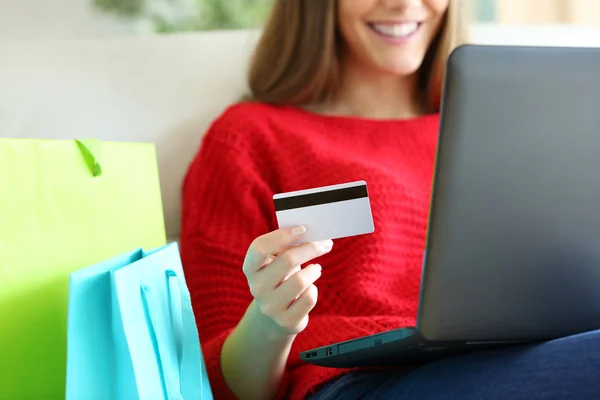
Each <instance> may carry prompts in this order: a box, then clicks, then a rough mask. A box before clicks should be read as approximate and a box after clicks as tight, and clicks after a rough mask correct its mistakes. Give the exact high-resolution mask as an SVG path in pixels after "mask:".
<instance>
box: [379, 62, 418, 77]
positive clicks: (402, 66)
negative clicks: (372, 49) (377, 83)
mask: <svg viewBox="0 0 600 400" xmlns="http://www.w3.org/2000/svg"><path fill="white" fill-rule="evenodd" d="M422 63H423V60H422V59H420V58H418V59H417V58H415V59H402V60H394V61H392V62H386V63H381V64H379V70H381V71H382V72H385V73H387V74H392V75H396V76H410V75H413V74H415V73H416V72H417V71H418V70H419V68H421V65H422Z"/></svg>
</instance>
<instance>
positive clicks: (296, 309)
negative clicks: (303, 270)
mask: <svg viewBox="0 0 600 400" xmlns="http://www.w3.org/2000/svg"><path fill="white" fill-rule="evenodd" d="M318 297H319V290H318V289H317V287H316V286H315V285H310V286H309V287H308V289H306V290H305V291H304V293H302V294H301V295H300V296H299V297H298V298H297V299H296V300H294V302H293V303H292V305H291V306H290V307H289V308H288V309H287V311H286V312H285V314H284V321H283V323H284V324H285V325H290V327H289V329H293V330H297V331H302V330H304V328H305V327H306V325H307V324H308V314H309V313H310V312H311V311H312V309H313V308H314V307H315V305H317V298H318Z"/></svg>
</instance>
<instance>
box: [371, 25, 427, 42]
mask: <svg viewBox="0 0 600 400" xmlns="http://www.w3.org/2000/svg"><path fill="white" fill-rule="evenodd" d="M368 25H369V27H370V28H371V29H372V30H374V31H375V32H376V33H377V34H379V35H382V36H385V37H388V38H391V39H404V38H408V37H411V36H413V35H414V34H415V33H417V31H418V30H419V28H420V27H421V25H422V23H421V22H403V23H397V24H377V23H368Z"/></svg>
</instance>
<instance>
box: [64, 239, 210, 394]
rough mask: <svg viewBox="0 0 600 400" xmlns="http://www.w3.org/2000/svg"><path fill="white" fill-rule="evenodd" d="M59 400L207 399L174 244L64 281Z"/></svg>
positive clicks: (126, 256)
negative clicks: (62, 392) (62, 395)
mask: <svg viewBox="0 0 600 400" xmlns="http://www.w3.org/2000/svg"><path fill="white" fill-rule="evenodd" d="M67 336H68V337H67V348H68V354H67V388H66V398H67V400H76V399H77V400H79V399H90V400H94V399H98V400H101V399H102V400H104V399H117V400H118V399H127V400H130V399H131V400H134V399H140V400H145V399H151V400H154V399H156V400H163V399H164V400H212V399H213V396H212V393H211V389H210V384H209V381H208V375H207V372H206V368H205V365H204V360H203V356H202V350H201V348H200V341H199V338H198V332H197V328H196V323H195V319H194V314H193V311H192V306H191V299H190V294H189V291H188V288H187V286H186V283H185V278H184V274H183V269H182V266H181V259H180V256H179V249H178V246H177V244H176V243H174V244H170V245H167V246H164V247H161V248H158V249H155V250H152V251H148V252H146V251H144V250H142V249H138V250H135V251H132V252H129V253H126V254H123V255H120V256H118V257H115V258H113V259H111V260H108V261H106V262H103V263H100V264H97V265H94V266H91V267H88V268H85V269H82V270H80V271H77V272H74V273H72V274H71V277H70V288H69V311H68V335H67Z"/></svg>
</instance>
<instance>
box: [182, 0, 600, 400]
mask: <svg viewBox="0 0 600 400" xmlns="http://www.w3.org/2000/svg"><path fill="white" fill-rule="evenodd" d="M460 15H461V12H460V11H459V1H458V0H278V1H276V2H275V6H274V9H273V13H272V16H271V18H270V20H269V22H268V23H267V26H266V28H265V30H264V33H263V36H262V39H261V41H260V43H259V44H258V48H257V50H256V54H255V57H254V60H253V63H252V65H251V69H250V77H249V84H250V89H251V96H250V99H248V101H244V102H242V103H240V104H237V105H234V106H232V107H230V108H228V109H227V110H226V111H225V112H224V113H223V114H222V115H221V116H220V117H219V118H218V119H217V120H216V121H215V122H214V123H213V124H212V126H211V128H210V130H209V132H208V133H207V135H206V136H205V138H204V141H203V144H202V147H201V150H200V152H199V153H198V155H197V157H196V158H195V160H194V161H193V163H192V164H191V166H190V168H189V172H188V175H187V177H186V181H185V185H184V195H183V220H182V236H181V251H182V257H183V262H184V266H185V269H186V277H187V280H188V285H189V287H190V291H191V292H192V298H193V302H194V306H195V311H196V314H197V321H198V327H199V332H200V338H201V341H202V345H203V351H204V357H205V360H206V364H207V368H208V370H209V375H210V378H211V385H212V388H213V391H214V392H215V397H216V398H217V399H225V398H229V397H234V395H235V396H237V397H238V398H240V399H272V398H275V397H280V398H289V399H292V400H296V399H297V400H300V399H305V398H313V399H334V398H335V399H337V398H343V399H358V398H420V399H422V398H455V399H467V398H477V399H481V398H491V397H490V396H491V395H489V393H486V392H492V393H493V394H494V395H495V396H496V397H494V398H502V399H505V398H519V396H520V395H522V396H523V398H551V396H550V395H551V394H552V393H554V392H556V393H558V394H561V393H562V394H565V393H569V392H571V394H573V396H572V398H575V397H576V398H579V399H581V398H585V396H586V395H587V394H590V393H595V394H598V391H599V389H598V384H595V386H594V385H592V384H588V383H589V382H590V381H591V379H590V374H589V373H586V370H585V368H588V367H589V366H591V365H593V357H596V358H595V360H596V361H599V362H600V355H599V351H597V350H593V349H594V348H595V347H593V346H592V344H593V342H594V341H595V342H598V339H597V338H596V335H595V334H590V335H588V336H585V335H584V336H582V337H578V338H569V339H568V340H564V341H557V342H552V343H549V344H547V345H544V346H541V347H536V348H532V349H529V348H525V349H522V348H521V349H514V350H509V351H504V352H490V353H481V354H478V355H475V356H464V357H457V358H453V359H449V360H446V361H441V362H436V363H432V364H430V365H428V366H425V367H422V368H417V369H415V370H413V371H407V370H405V369H399V370H392V371H347V370H341V369H326V368H320V367H316V366H311V365H306V364H303V363H302V362H301V361H300V359H299V355H298V353H299V352H300V351H302V350H306V349H310V348H315V347H319V346H323V345H326V344H329V343H333V342H339V341H343V340H348V339H352V338H356V337H360V336H364V335H368V334H373V333H377V332H381V331H385V330H389V329H395V328H399V327H403V326H411V325H414V324H415V319H416V314H417V303H418V293H419V285H420V275H421V270H420V267H421V262H422V255H423V249H424V246H425V234H426V223H427V215H428V209H429V196H430V189H431V182H432V175H433V165H434V160H435V150H436V144H437V129H438V122H439V116H438V111H439V108H440V97H441V95H440V93H441V85H442V80H443V75H442V74H443V70H444V64H445V61H446V59H447V57H448V55H449V53H450V52H451V51H452V49H453V48H455V46H456V45H457V44H459V43H460V40H461V37H460V34H459V28H460V27H461V26H464V24H461V23H460V22H459V21H458V17H459V16H460ZM357 180H365V181H366V182H367V183H368V187H369V192H370V198H371V204H372V209H373V218H374V222H375V226H376V232H375V233H373V234H371V235H364V236H359V237H353V238H345V239H340V240H337V241H336V244H335V246H334V245H333V243H332V242H331V241H325V242H321V243H311V244H305V245H301V246H293V247H292V246H290V245H291V244H292V243H294V242H295V241H296V240H297V239H298V238H300V237H302V235H304V234H305V232H306V230H305V228H303V227H292V228H288V229H277V222H276V219H275V212H274V209H273V204H272V196H273V194H275V193H281V192H286V191H293V190H299V189H305V188H311V187H319V186H326V185H332V184H338V183H345V182H352V181H357ZM300 265H302V266H303V267H302V268H301V267H300ZM317 287H318V288H319V289H318V290H317ZM317 300H318V301H317ZM309 315H310V322H309ZM590 338H591V339H590ZM588 342H589V343H591V344H589V345H588V344H587V343H588ZM545 346H546V347H545ZM586 346H587V347H586ZM571 348H575V349H578V350H577V351H578V352H579V353H581V352H582V349H586V353H585V354H586V356H585V357H586V362H585V363H583V364H578V365H579V367H578V368H575V367H574V366H573V367H572V366H570V365H569V361H570V360H571V359H570V358H569V357H565V356H564V355H565V354H571V353H570V352H572V351H573V350H572V349H571ZM553 363H556V366H554V367H558V368H561V375H560V377H558V376H557V375H556V372H553V374H554V375H551V376H548V375H547V374H548V372H549V370H548V368H549V367H550V366H552V364H553ZM581 365H583V367H582V366H581ZM492 371H493V372H492ZM550 372H552V371H550ZM574 374H575V375H574ZM557 378H560V379H557ZM553 385H554V386H553ZM586 385H587V386H586ZM492 388H493V389H492ZM573 390H577V392H573ZM546 394H548V396H546V397H544V395H546ZM486 395H487V396H488V397H485V396H486Z"/></svg>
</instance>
